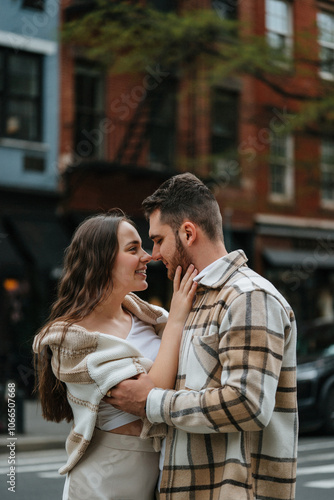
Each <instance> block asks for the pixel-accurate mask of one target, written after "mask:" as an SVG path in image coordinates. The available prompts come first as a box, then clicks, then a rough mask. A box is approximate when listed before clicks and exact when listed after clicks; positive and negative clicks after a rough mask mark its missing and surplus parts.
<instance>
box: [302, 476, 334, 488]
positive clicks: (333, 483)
mask: <svg viewBox="0 0 334 500" xmlns="http://www.w3.org/2000/svg"><path fill="white" fill-rule="evenodd" d="M303 486H306V487H307V488H323V489H327V490H330V489H332V488H334V479H327V480H324V481H310V482H309V483H305V484H304V485H303Z"/></svg>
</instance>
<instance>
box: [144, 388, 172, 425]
mask: <svg viewBox="0 0 334 500" xmlns="http://www.w3.org/2000/svg"><path fill="white" fill-rule="evenodd" d="M174 392H175V391H170V390H165V389H158V388H155V389H152V390H151V392H150V393H149V395H148V396H147V400H146V416H147V418H148V420H149V421H150V422H151V423H152V424H160V423H165V424H167V425H172V421H171V418H170V407H171V401H172V397H173V394H174Z"/></svg>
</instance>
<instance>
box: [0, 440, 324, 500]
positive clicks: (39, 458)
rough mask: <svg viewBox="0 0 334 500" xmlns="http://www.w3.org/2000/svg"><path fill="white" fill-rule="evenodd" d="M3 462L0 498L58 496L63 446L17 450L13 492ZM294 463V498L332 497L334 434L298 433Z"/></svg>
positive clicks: (3, 460) (50, 499)
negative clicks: (295, 489) (301, 434)
mask: <svg viewBox="0 0 334 500" xmlns="http://www.w3.org/2000/svg"><path fill="white" fill-rule="evenodd" d="M7 462H8V457H7V456H6V455H0V476H1V486H0V494H1V499H2V500H7V499H13V498H14V499H15V500H37V499H38V500H60V499H61V497H62V489H63V485H64V477H61V476H59V474H58V472H57V470H58V468H59V467H60V466H61V465H62V464H64V462H65V452H64V451H63V450H45V451H35V452H21V453H18V454H17V457H16V465H17V471H16V478H15V493H13V492H11V491H8V489H7V488H8V487H9V484H7V483H6V482H7V480H8V477H7V474H8V472H9V465H8V463H7ZM298 464H299V465H298V475H297V495H296V500H315V499H316V500H332V499H333V498H334V437H330V438H328V437H326V436H312V437H301V438H300V439H299V459H298ZM78 500H80V499H78ZM92 500H93V499H92ZM235 500H237V499H235Z"/></svg>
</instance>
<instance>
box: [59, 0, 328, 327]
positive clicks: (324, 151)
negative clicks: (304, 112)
mask: <svg viewBox="0 0 334 500" xmlns="http://www.w3.org/2000/svg"><path fill="white" fill-rule="evenodd" d="M153 3H154V4H155V6H156V7H157V8H160V9H161V10H165V11H168V10H170V9H173V8H179V7H180V5H181V2H173V1H170V2H168V1H167V0H166V1H160V2H159V1H155V2H153ZM184 5H186V8H198V7H207V8H213V9H215V11H216V13H217V16H220V17H230V18H237V19H238V20H240V22H241V23H242V25H243V26H244V29H246V30H248V31H249V32H251V33H254V34H257V35H263V36H266V37H267V38H268V41H269V43H270V45H272V47H273V48H275V47H276V48H284V50H285V51H286V53H287V55H290V56H292V60H293V64H292V67H291V66H287V67H285V68H282V72H281V73H280V76H277V77H270V78H269V79H268V80H269V83H268V82H264V81H261V80H257V79H256V78H254V77H250V76H245V75H239V76H238V77H233V78H228V79H225V80H224V81H222V82H220V83H219V84H217V85H216V87H215V88H214V89H212V88H211V89H209V87H208V86H206V84H205V81H200V80H197V81H195V82H192V81H190V80H189V79H182V78H179V77H177V76H176V75H173V74H169V73H168V72H166V71H163V70H162V69H161V68H160V67H158V66H157V67H148V68H147V71H146V73H145V74H140V75H135V76H134V75H116V74H112V73H111V74H107V75H106V74H104V73H103V72H102V71H101V70H100V69H99V68H98V66H94V65H93V64H92V63H88V62H87V60H85V59H84V58H83V56H82V53H81V52H80V50H79V49H73V48H69V47H68V46H63V47H62V52H61V108H60V109H61V114H60V123H61V126H60V157H59V158H60V159H59V168H60V172H61V174H62V190H63V201H62V205H61V207H62V210H63V212H64V214H66V215H67V216H68V217H72V218H74V219H75V218H76V217H77V218H78V217H79V216H82V214H83V213H89V212H94V211H96V210H99V209H101V208H102V209H108V208H111V207H113V206H120V207H121V208H123V209H124V210H125V211H126V212H127V213H129V214H130V215H132V216H134V218H135V219H136V221H137V222H138V223H139V226H140V228H142V230H143V231H145V224H144V221H143V219H142V215H141V211H140V203H141V200H142V199H143V198H144V197H145V196H146V195H147V194H149V193H150V192H152V191H153V190H154V189H155V188H156V187H157V186H158V185H159V184H160V183H161V182H162V181H163V180H164V179H166V178H168V177H169V176H170V175H173V174H174V173H176V172H182V171H187V170H188V171H193V172H194V173H196V174H197V175H198V176H200V177H201V178H202V179H203V180H204V181H205V182H207V183H208V185H210V186H211V188H212V189H213V190H214V193H215V195H216V198H217V201H218V203H219V205H220V207H221V212H222V214H223V217H224V229H225V238H226V245H227V247H228V249H229V250H232V249H235V248H239V247H241V248H244V249H245V251H246V253H247V254H248V256H249V259H250V263H251V265H252V266H253V267H255V269H256V270H257V271H259V272H260V273H262V274H264V275H266V276H268V277H269V278H270V279H271V280H272V281H273V282H274V283H275V284H276V285H277V287H278V288H279V289H280V290H281V291H282V292H283V294H284V295H285V296H286V297H287V298H288V300H289V301H290V302H291V304H292V305H293V307H294V308H295V310H296V313H297V317H298V319H299V320H300V321H304V320H307V321H309V320H312V319H314V318H316V317H318V316H325V315H326V316H328V315H329V314H331V315H332V313H333V310H334V309H333V293H334V253H333V249H334V244H333V241H334V182H333V180H334V143H333V139H332V137H333V134H332V131H331V128H330V127H328V126H326V128H324V129H322V128H321V127H319V125H317V126H309V127H306V128H305V127H304V128H303V129H301V128H299V129H297V131H291V132H286V133H285V134H283V135H280V134H279V131H280V130H282V126H286V125H289V124H293V122H294V120H295V119H296V118H295V115H296V114H298V112H299V111H300V110H301V109H302V106H303V105H304V102H305V101H307V100H309V99H312V98H316V99H317V98H319V96H322V95H324V94H325V92H327V91H328V88H330V86H331V85H332V84H333V79H334V67H333V64H332V62H331V61H332V59H331V58H332V56H333V54H334V2H333V1H319V2H317V1H316V0H294V1H290V0H247V1H245V0H244V1H243V0H239V1H238V0H235V1H234V0H227V1H225V0H217V1H209V0H197V1H196V2H195V1H192V2H188V3H187V2H185V3H184V2H183V7H184ZM93 6H94V5H93V3H92V2H87V1H85V2H84V1H70V0H68V1H66V2H63V12H62V15H63V20H66V19H68V18H70V17H71V16H72V17H73V16H76V15H81V14H82V13H83V12H85V10H86V9H89V8H93ZM194 84H195V85H194ZM190 88H195V89H196V91H195V92H190V91H189V89H190ZM145 241H146V240H145ZM147 244H148V243H147ZM157 293H158V294H159V291H158V292H157ZM164 299H165V297H163V298H162V300H164ZM329 311H330V313H329Z"/></svg>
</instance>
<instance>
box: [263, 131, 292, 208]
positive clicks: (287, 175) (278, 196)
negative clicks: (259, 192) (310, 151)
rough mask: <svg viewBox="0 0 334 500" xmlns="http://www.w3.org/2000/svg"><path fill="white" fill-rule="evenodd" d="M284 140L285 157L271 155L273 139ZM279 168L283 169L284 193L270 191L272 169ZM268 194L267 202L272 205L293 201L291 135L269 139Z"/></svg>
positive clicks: (273, 136)
mask: <svg viewBox="0 0 334 500" xmlns="http://www.w3.org/2000/svg"><path fill="white" fill-rule="evenodd" d="M276 137H277V138H279V139H282V138H283V139H284V140H285V141H286V144H285V151H286V153H287V154H286V156H276V155H274V154H272V148H273V141H274V140H275V138H276ZM274 165H275V166H280V167H281V168H283V169H284V176H283V185H284V192H282V193H279V192H275V191H273V189H272V186H273V178H272V167H273V166H274ZM268 174H269V175H268V192H269V200H270V201H271V202H274V203H288V202H291V201H292V200H293V197H294V193H295V183H294V137H293V135H292V134H283V135H280V136H275V134H273V133H272V134H271V137H270V149H269V162H268Z"/></svg>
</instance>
